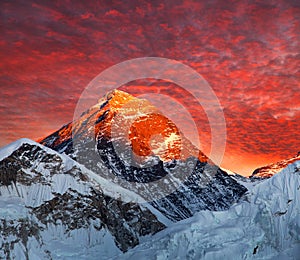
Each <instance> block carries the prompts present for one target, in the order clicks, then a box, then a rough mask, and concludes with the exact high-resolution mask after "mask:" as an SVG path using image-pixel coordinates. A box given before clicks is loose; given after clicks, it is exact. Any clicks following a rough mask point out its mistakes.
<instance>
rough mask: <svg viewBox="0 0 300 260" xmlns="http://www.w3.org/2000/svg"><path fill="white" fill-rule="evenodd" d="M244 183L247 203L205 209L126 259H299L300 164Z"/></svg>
mask: <svg viewBox="0 0 300 260" xmlns="http://www.w3.org/2000/svg"><path fill="white" fill-rule="evenodd" d="M244 185H246V186H247V188H248V190H249V193H248V194H247V199H246V200H244V201H241V202H240V203H238V204H235V205H233V206H232V207H231V208H230V209H229V210H227V211H218V212H217V211H208V210H204V211H200V212H198V213H196V214H195V215H194V216H193V217H191V218H189V219H186V220H183V221H180V222H178V223H176V224H174V225H172V226H170V227H168V228H166V229H165V230H163V231H161V232H159V233H157V234H156V235H154V236H153V237H152V238H151V240H148V241H146V242H145V243H143V244H140V245H138V246H137V247H136V248H134V249H133V250H130V251H128V252H127V253H126V254H125V255H122V258H120V259H149V260H154V259H204V260H206V259H276V260H281V259H284V260H288V259H294V260H297V259H299V255H300V215H299V212H300V160H298V161H295V162H294V163H292V164H289V165H288V166H287V167H286V168H285V169H283V170H282V171H281V172H280V173H278V174H276V175H275V176H273V177H272V178H269V179H263V180H261V181H258V182H247V183H244ZM120 257H121V256H120Z"/></svg>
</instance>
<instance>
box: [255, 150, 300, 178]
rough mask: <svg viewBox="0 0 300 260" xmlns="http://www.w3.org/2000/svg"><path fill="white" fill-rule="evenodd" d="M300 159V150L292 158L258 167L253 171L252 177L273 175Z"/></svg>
mask: <svg viewBox="0 0 300 260" xmlns="http://www.w3.org/2000/svg"><path fill="white" fill-rule="evenodd" d="M298 160H300V152H299V153H298V154H297V155H296V156H294V157H292V158H290V159H286V160H282V161H279V162H276V163H272V164H269V165H266V166H263V167H260V168H258V169H256V170H255V171H254V172H253V173H252V176H251V177H260V178H269V177H272V176H273V175H274V174H276V173H278V172H280V171H282V170H283V169H284V168H286V167H287V166H288V165H289V164H291V163H293V162H296V161H298Z"/></svg>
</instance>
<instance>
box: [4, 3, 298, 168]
mask: <svg viewBox="0 0 300 260" xmlns="http://www.w3.org/2000/svg"><path fill="white" fill-rule="evenodd" d="M0 19H1V25H0V61H1V62H0V94H1V95H0V146H4V145H6V144H8V143H10V142H12V141H14V140H16V139H19V138H21V137H27V138H31V139H34V140H36V139H37V138H40V137H42V136H46V135H48V134H50V133H52V132H53V131H55V130H57V129H58V128H60V127H61V126H62V125H64V124H65V123H68V122H70V121H71V120H72V118H73V113H74V109H75V106H76V103H77V100H78V99H79V97H80V95H81V93H82V91H83V90H84V89H85V87H86V86H87V84H88V83H89V82H90V81H91V80H92V79H93V78H94V77H96V76H97V75H98V74H99V73H100V72H102V71H103V70H105V69H107V68H109V67H110V66H112V65H114V64H117V63H119V62H122V61H126V60H128V59H133V58H139V57H164V58H169V59H174V60H177V61H180V62H182V63H184V64H186V65H188V66H190V67H191V68H193V69H194V70H196V71H197V72H198V73H199V74H201V75H202V76H203V77H204V79H205V80H206V81H207V82H208V83H209V85H210V86H211V88H212V89H213V90H214V92H215V93H216V95H217V97H218V99H219V101H220V103H221V106H222V108H223V111H224V115H225V119H226V125H227V145H226V152H225V155H224V161H223V167H226V168H228V169H230V170H232V171H236V172H238V173H241V174H250V173H251V172H252V171H253V170H254V169H255V168H256V167H258V166H262V165H265V164H267V163H270V162H275V161H278V160H280V159H285V158H288V157H291V156H294V155H295V154H297V152H298V151H300V138H299V137H298V134H299V129H300V72H299V67H300V2H299V1H297V0H294V1H289V0H277V1H253V0H248V1H225V0H224V1H178V0H175V1H171V0H167V1H127V2H124V1H67V0H65V1H6V0H2V1H1V2H0ZM140 83H141V82H138V83H136V82H133V83H132V86H133V87H132V88H130V87H128V85H130V84H127V86H125V87H124V89H125V90H129V92H130V90H132V91H133V92H135V93H143V92H147V91H149V90H150V89H153V88H155V87H157V86H158V85H159V84H158V83H154V84H153V86H151V85H150V86H149V84H144V85H143V84H140ZM173 87H174V86H173ZM173 87H172V86H171V85H170V86H169V87H166V88H165V90H164V91H165V92H166V93H169V94H174V93H175V94H176V98H177V99H178V100H181V101H182V102H183V103H184V102H185V105H186V106H187V108H188V110H189V111H192V113H193V116H194V118H195V122H197V124H198V127H199V126H200V129H203V132H202V135H203V136H204V137H203V138H202V139H201V142H204V143H208V141H207V142H206V139H207V136H209V134H207V135H206V133H208V132H209V127H208V126H207V124H205V122H203V118H204V117H203V116H201V115H202V114H203V113H201V112H199V111H201V107H200V108H199V110H198V108H197V106H196V105H195V104H193V102H187V101H186V95H185V94H184V93H182V94H181V95H180V92H176V91H174V90H173Z"/></svg>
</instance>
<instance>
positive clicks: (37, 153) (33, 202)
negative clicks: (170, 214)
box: [0, 139, 165, 259]
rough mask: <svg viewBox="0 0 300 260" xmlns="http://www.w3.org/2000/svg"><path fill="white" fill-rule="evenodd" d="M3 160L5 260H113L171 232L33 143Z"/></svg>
mask: <svg viewBox="0 0 300 260" xmlns="http://www.w3.org/2000/svg"><path fill="white" fill-rule="evenodd" d="M0 158H1V159H0V259H68V258H73V259H74V258H78V255H80V259H90V255H91V253H92V252H97V257H96V256H95V257H94V259H99V257H100V259H110V258H111V257H112V256H113V255H116V254H118V253H120V252H121V251H126V250H128V249H129V248H131V247H134V246H136V245H137V244H138V243H140V239H142V237H144V236H147V235H151V234H153V233H155V232H158V231H160V230H162V229H163V228H165V225H164V224H162V223H161V222H160V221H159V220H157V218H156V216H155V215H154V214H153V213H151V211H150V210H149V209H148V208H146V207H142V206H141V205H139V204H137V203H134V202H131V203H125V202H122V201H117V200H114V199H113V198H111V197H110V196H109V195H107V193H109V192H113V191H112V190H111V189H114V192H117V191H118V190H116V189H115V187H109V186H108V185H106V186H105V182H104V181H103V180H99V178H100V177H99V176H98V179H97V180H98V181H99V182H100V183H101V185H99V183H97V182H95V181H94V180H93V178H94V177H95V176H94V175H95V174H93V173H92V172H90V171H89V170H87V169H86V168H85V167H83V166H81V165H79V164H78V163H76V162H75V161H73V160H72V159H70V158H69V157H68V156H66V155H61V154H58V153H57V152H55V151H53V150H51V149H49V148H46V147H44V146H42V145H40V144H37V143H35V142H33V141H31V140H28V139H22V140H19V141H17V142H15V143H12V144H11V145H9V146H7V147H5V148H3V149H1V150H0ZM96 177H97V176H96ZM94 179H96V178H94ZM104 191H105V192H104ZM160 219H162V218H160ZM81 255H82V256H81Z"/></svg>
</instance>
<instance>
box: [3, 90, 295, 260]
mask: <svg viewBox="0 0 300 260" xmlns="http://www.w3.org/2000/svg"><path fill="white" fill-rule="evenodd" d="M128 104H129V105H128ZM124 106H125V107H126V109H124ZM141 111H142V112H144V113H141ZM145 112H146V113H145ZM140 113H141V116H139V117H136V115H140ZM145 114H146V115H145ZM116 118H117V119H118V120H115V119H116ZM132 118H134V119H135V120H134V122H133V120H132ZM136 119H137V120H136ZM149 126H152V127H149ZM114 129H117V131H115V130H114ZM113 130H114V131H113ZM128 130H129V131H128ZM126 132H129V134H128V135H127V134H125V133H126ZM157 135H160V136H162V138H163V141H162V142H161V141H160V139H155V140H152V139H151V138H152V137H153V136H157ZM136 155H138V156H136ZM191 166H192V167H191ZM280 170H281V168H280ZM299 175H300V162H299V160H298V159H297V158H296V159H295V160H293V161H291V162H290V161H289V162H288V163H287V164H286V165H285V168H284V169H283V170H282V172H280V173H278V174H276V175H274V176H273V177H271V178H265V179H264V178H261V177H270V176H271V175H270V176H269V175H267V176H266V175H265V174H264V176H259V175H257V176H256V178H250V179H248V178H242V177H239V176H231V175H228V174H227V173H226V172H225V171H223V170H221V169H220V168H219V167H218V166H216V165H214V163H213V162H211V161H210V160H209V158H207V157H206V155H204V154H203V153H202V152H201V151H199V150H197V148H195V147H194V146H193V144H192V143H191V142H190V141H189V140H188V139H187V138H185V137H184V135H183V134H182V133H181V132H180V131H179V130H178V129H177V127H176V126H175V125H174V124H173V123H172V122H171V121H170V120H169V119H168V118H166V117H164V116H163V115H161V114H160V113H159V111H158V110H157V109H156V108H155V107H153V106H152V105H151V104H150V103H149V102H147V101H145V100H141V99H137V98H134V97H133V96H131V95H129V94H127V93H125V92H122V91H118V90H116V91H114V92H112V93H109V94H108V95H107V96H106V97H104V98H103V99H101V100H100V101H99V103H98V104H96V105H95V106H93V107H91V108H90V109H88V110H87V111H86V112H85V113H83V114H82V115H81V117H80V118H78V119H77V120H75V121H73V122H71V123H69V124H67V125H65V126H63V127H62V128H61V129H59V130H58V131H56V132H55V133H53V134H51V135H50V136H48V137H46V138H44V139H43V140H40V143H36V142H34V141H31V140H29V139H21V140H18V141H16V142H14V143H12V144H10V145H8V146H6V147H4V148H2V149H1V150H0V246H1V249H0V259H2V258H3V259H71V258H73V259H74V258H75V259H219V258H220V257H223V258H224V259H233V258H236V259H252V258H257V259H276V258H277V259H297V256H299V255H300V254H299V252H300V222H299V219H300V216H299V212H300V204H299V197H300V196H299V195H300V194H299V193H300V178H299ZM161 180H163V181H162V182H161V183H162V185H157V186H155V185H150V184H151V183H153V182H159V181H161ZM116 194H118V195H117V196H116ZM118 196H119V197H118ZM122 196H125V197H126V199H123V197H122Z"/></svg>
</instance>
